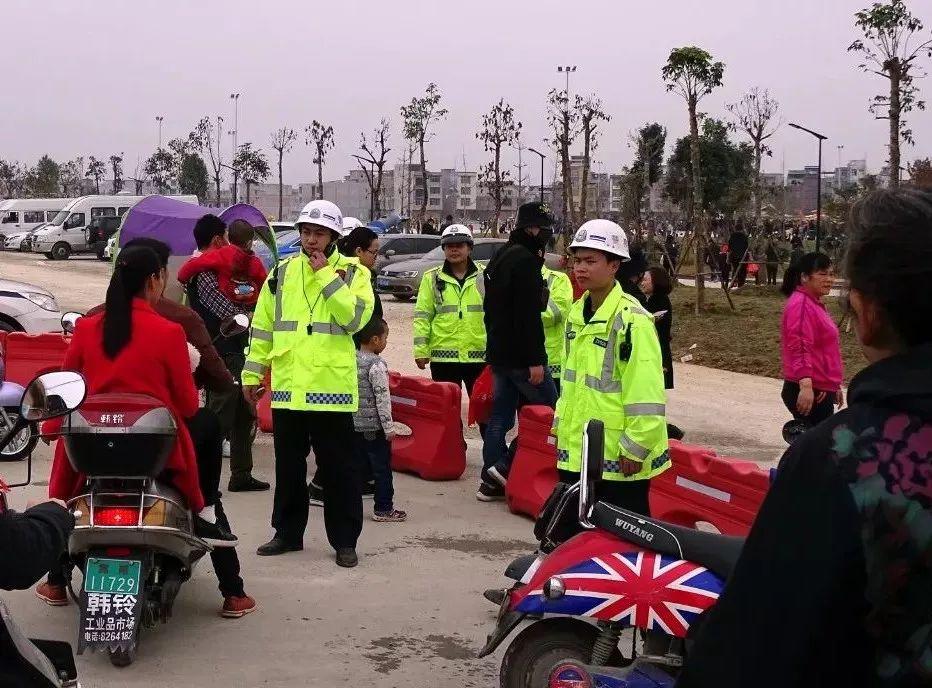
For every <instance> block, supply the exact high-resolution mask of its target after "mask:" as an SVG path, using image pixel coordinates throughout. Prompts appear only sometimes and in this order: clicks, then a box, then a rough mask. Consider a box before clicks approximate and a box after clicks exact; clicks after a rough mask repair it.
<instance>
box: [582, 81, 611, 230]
mask: <svg viewBox="0 0 932 688" xmlns="http://www.w3.org/2000/svg"><path fill="white" fill-rule="evenodd" d="M576 112H577V116H578V118H579V122H580V128H581V130H582V136H583V168H582V178H581V180H580V181H581V183H582V188H581V189H580V191H579V215H578V218H579V221H580V222H585V221H586V218H587V217H588V214H589V208H588V202H589V172H590V169H591V167H592V152H593V151H594V150H595V149H596V148H597V147H598V138H599V122H608V121H609V120H611V117H610V116H609V115H608V114H606V113H605V111H604V110H603V109H602V101H601V100H600V99H599V98H597V97H596V96H595V94H592V95H589V96H586V97H585V98H583V97H582V96H576Z"/></svg>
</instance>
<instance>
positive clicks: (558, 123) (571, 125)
mask: <svg viewBox="0 0 932 688" xmlns="http://www.w3.org/2000/svg"><path fill="white" fill-rule="evenodd" d="M547 103H548V107H547V122H548V123H549V124H550V127H551V129H552V130H553V139H552V140H551V141H550V143H551V145H552V146H553V149H554V150H555V151H556V152H557V154H558V155H559V156H560V169H561V172H562V177H563V221H564V224H565V225H566V227H567V228H568V229H570V230H573V229H575V227H576V213H575V210H574V208H573V181H572V178H571V174H570V146H571V145H572V143H573V141H574V140H575V139H576V137H577V136H578V135H579V128H578V113H577V112H576V111H575V110H573V109H571V108H570V100H569V96H568V95H567V92H566V91H565V90H563V91H558V90H556V89H553V90H551V91H550V93H549V95H548V96H547Z"/></svg>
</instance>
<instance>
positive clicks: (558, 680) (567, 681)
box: [547, 663, 592, 688]
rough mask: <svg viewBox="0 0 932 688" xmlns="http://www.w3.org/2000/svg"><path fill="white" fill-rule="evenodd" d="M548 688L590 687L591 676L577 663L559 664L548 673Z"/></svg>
mask: <svg viewBox="0 0 932 688" xmlns="http://www.w3.org/2000/svg"><path fill="white" fill-rule="evenodd" d="M547 685H548V688H592V677H591V676H590V675H589V672H587V671H586V670H585V669H583V668H582V667H581V666H579V665H578V664H570V663H567V664H561V665H559V666H558V667H557V668H556V669H554V670H553V671H552V672H551V674H550V682H549V683H548V684H547Z"/></svg>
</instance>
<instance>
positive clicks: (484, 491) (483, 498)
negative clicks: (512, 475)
mask: <svg viewBox="0 0 932 688" xmlns="http://www.w3.org/2000/svg"><path fill="white" fill-rule="evenodd" d="M504 498H505V488H504V487H502V486H501V485H493V484H492V483H487V482H485V481H484V480H483V481H482V482H481V483H479V489H478V490H477V491H476V499H478V500H479V501H480V502H497V501H499V500H502V499H504Z"/></svg>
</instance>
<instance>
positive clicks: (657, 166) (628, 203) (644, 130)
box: [622, 122, 667, 246]
mask: <svg viewBox="0 0 932 688" xmlns="http://www.w3.org/2000/svg"><path fill="white" fill-rule="evenodd" d="M628 139H629V140H630V141H631V144H630V145H632V146H634V149H635V151H637V152H636V154H635V157H634V162H633V163H632V164H631V169H630V170H629V171H628V172H627V173H626V174H625V179H624V181H623V186H624V189H623V191H624V194H623V197H622V198H623V200H622V202H623V204H624V207H625V210H626V211H628V212H631V211H633V213H634V218H635V219H636V221H637V226H638V233H639V234H643V231H644V225H645V224H646V223H645V219H646V218H645V216H647V215H648V214H649V213H650V189H651V186H652V185H653V184H654V183H656V182H658V181H659V180H660V177H661V172H662V170H663V150H664V147H665V146H666V143H667V129H666V127H664V126H663V125H661V124H659V123H657V122H650V123H647V124H645V125H644V126H642V127H641V128H640V129H638V130H637V133H631V134H628ZM645 201H646V203H645ZM645 205H646V208H647V210H646V211H645V212H644V213H642V212H641V208H642V206H645ZM649 232H650V233H649V235H648V241H649V244H650V245H651V246H653V238H654V226H653V223H650V227H649Z"/></svg>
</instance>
